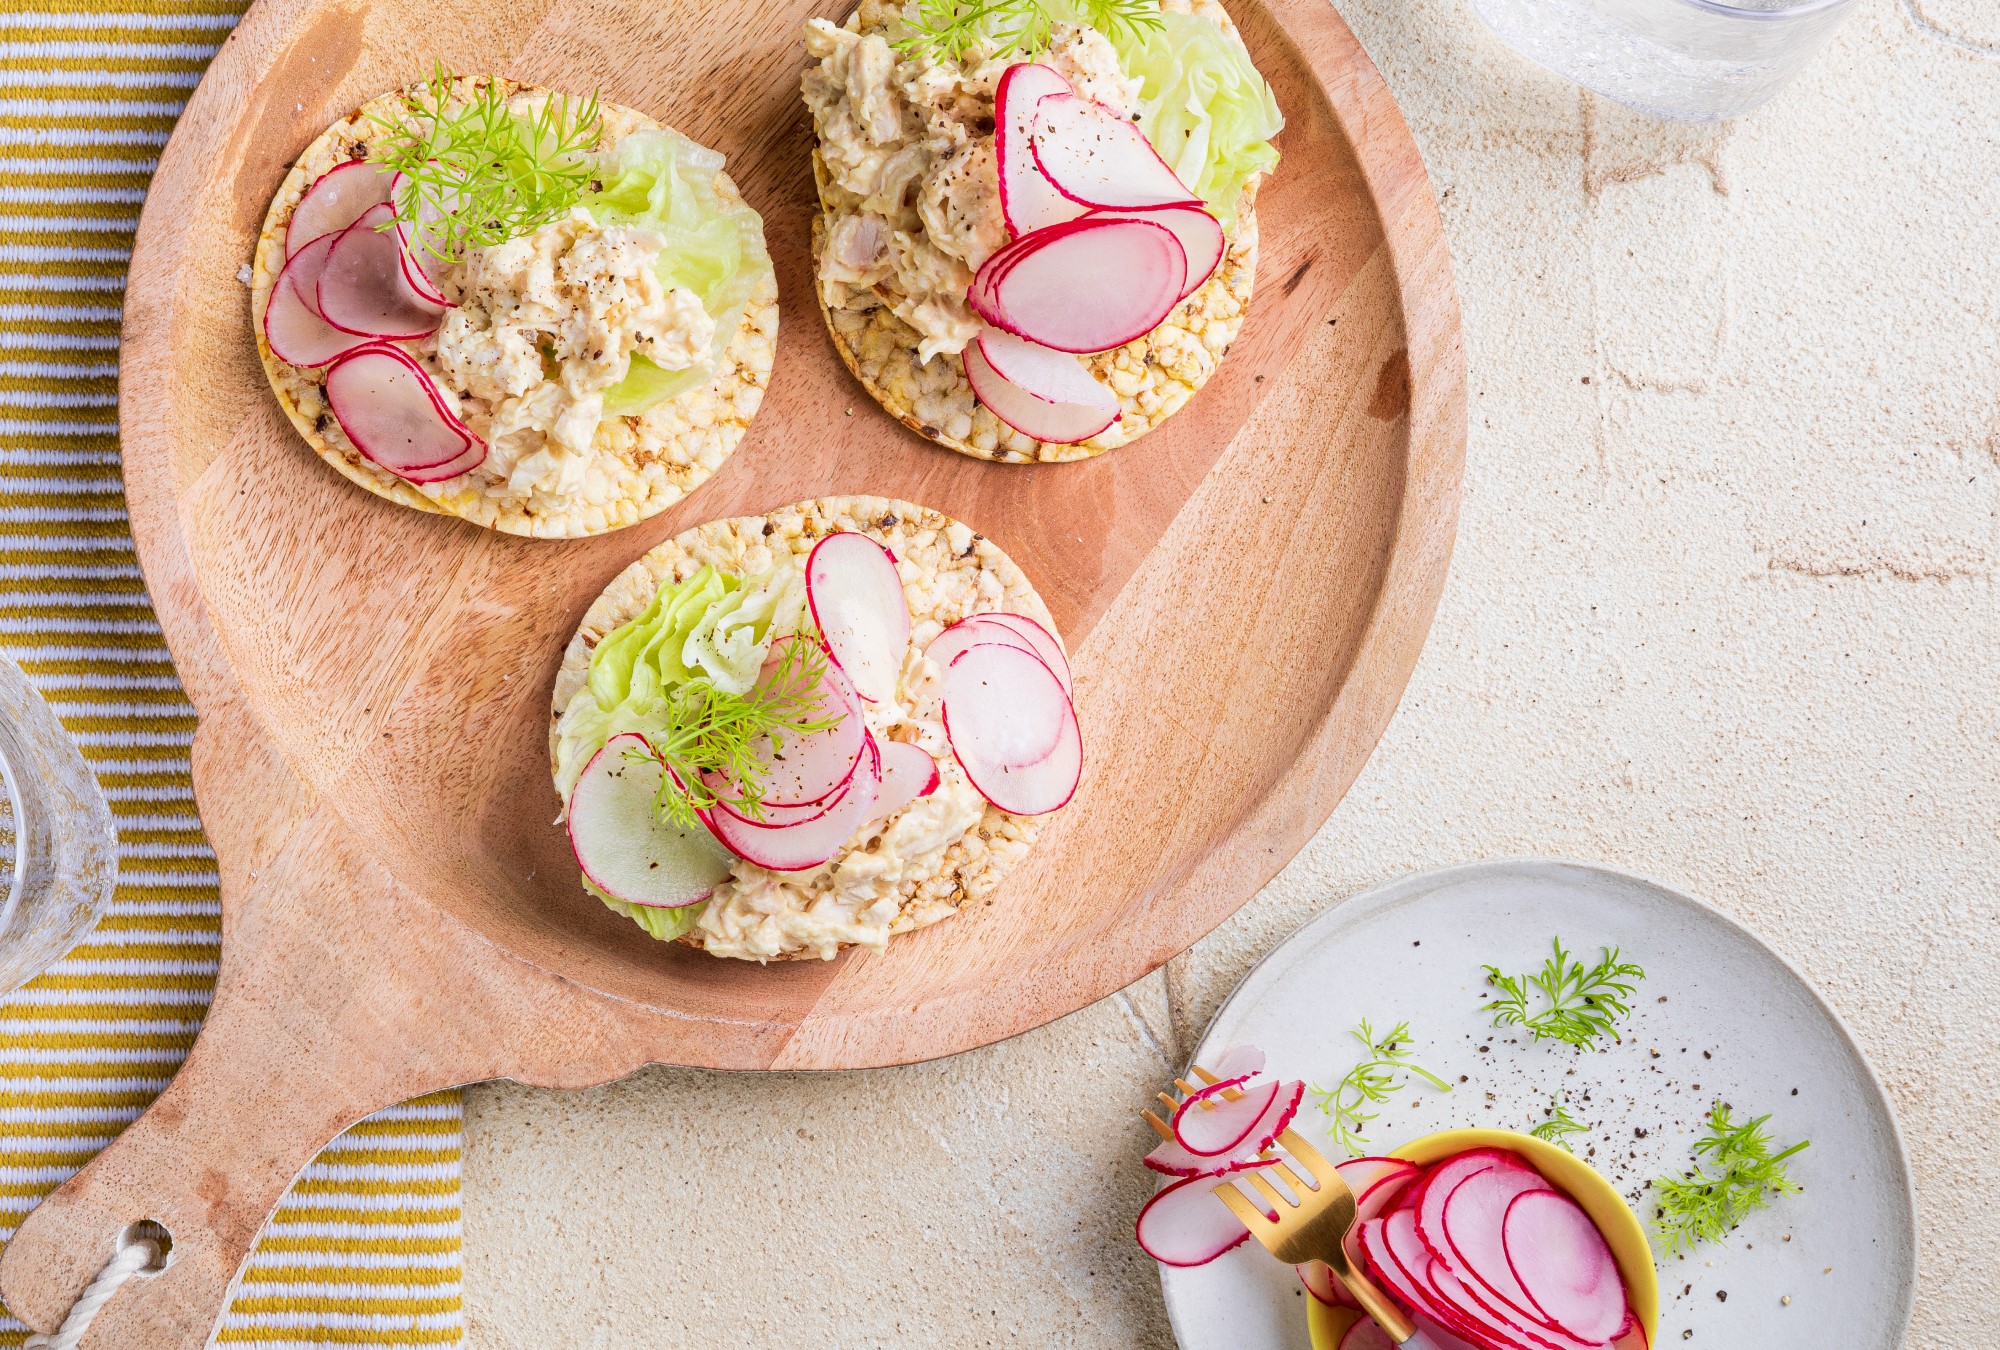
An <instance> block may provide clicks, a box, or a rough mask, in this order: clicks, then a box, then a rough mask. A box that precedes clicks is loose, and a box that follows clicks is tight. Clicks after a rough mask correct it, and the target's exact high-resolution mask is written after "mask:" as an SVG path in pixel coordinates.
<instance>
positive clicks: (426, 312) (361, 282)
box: [319, 202, 443, 340]
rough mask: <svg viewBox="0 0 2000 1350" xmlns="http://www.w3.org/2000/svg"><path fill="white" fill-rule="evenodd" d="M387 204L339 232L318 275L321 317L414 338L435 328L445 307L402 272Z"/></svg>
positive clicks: (358, 329)
mask: <svg viewBox="0 0 2000 1350" xmlns="http://www.w3.org/2000/svg"><path fill="white" fill-rule="evenodd" d="M394 219H395V208H393V207H391V206H390V205H389V204H388V203H387V202H383V203H381V204H379V205H376V206H371V207H369V208H368V209H367V210H366V211H363V212H362V213H361V217H360V219H358V220H356V221H355V222H354V223H353V224H352V225H349V226H348V227H347V228H346V229H345V230H342V231H341V232H340V236H339V238H337V239H335V240H334V241H333V251H332V252H331V253H330V254H328V255H327V259H326V271H325V272H323V273H321V274H320V279H319V312H320V316H321V317H322V318H324V319H325V320H326V321H327V322H328V323H330V324H332V325H333V326H334V327H335V328H338V329H340V330H342V331H343V332H348V333H365V334H367V335H368V336H370V337H380V338H394V339H397V340H410V339H414V338H420V337H422V336H424V335H425V334H426V333H430V332H432V331H434V330H435V329H436V328H437V326H438V317H439V315H440V314H441V313H442V312H443V310H442V307H441V306H439V305H436V304H433V303H432V302H430V301H428V300H426V299H424V298H423V297H421V296H419V295H418V294H417V293H416V292H415V291H413V290H412V289H411V288H410V282H409V278H407V277H405V276H404V275H403V248H402V244H401V243H400V242H399V239H398V236H397V235H396V233H395V232H394V231H393V230H388V231H385V230H383V229H382V228H381V227H382V226H384V225H387V224H389V223H390V222H391V221H393V220H394Z"/></svg>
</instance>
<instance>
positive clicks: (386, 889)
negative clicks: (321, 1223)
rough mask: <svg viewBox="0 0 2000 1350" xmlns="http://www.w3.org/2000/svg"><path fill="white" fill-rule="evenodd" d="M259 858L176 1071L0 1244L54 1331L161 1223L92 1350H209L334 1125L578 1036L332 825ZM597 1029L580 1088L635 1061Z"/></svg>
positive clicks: (527, 972) (531, 986)
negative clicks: (116, 1261)
mask: <svg viewBox="0 0 2000 1350" xmlns="http://www.w3.org/2000/svg"><path fill="white" fill-rule="evenodd" d="M259 861H261V862H262V866H261V867H259V868H258V871H257V872H255V873H249V872H244V871H239V870H235V869H232V868H230V867H228V866H227V865H226V866H225V870H224V881H223V885H224V890H225V906H224V912H225V915H226V916H227V919H226V922H225V929H224V934H223V959H222V969H221V972H220V976H219V978H218V980H217V984H216V997H215V1002H214V1005H213V1006H212V1008H211V1010H210V1012H209V1016H208V1019H207V1021H206V1022H205V1024H204V1025H203V1027H202V1031H201V1034H200V1036H199V1037H198V1038H197V1039H196V1041H195V1046H194V1050H193V1052H192V1053H191V1054H190V1055H189V1056H188V1059H187V1062H186V1063H185V1064H184V1065H183V1066H182V1068H181V1070H180V1073H179V1074H178V1075H177V1076H176V1077H175V1078H174V1080H173V1082H172V1083H170V1084H169V1085H168V1087H167V1089H166V1091H165V1092H163V1093H162V1094H161V1095H160V1097H159V1099H158V1100H157V1101H155V1102H154V1103H153V1105H152V1107H151V1108H149V1109H148V1110H147V1111H146V1112H145V1114H143V1115H141V1116H140V1117H139V1119H138V1120H136V1121H134V1122H133V1123H132V1125H131V1126H130V1127H129V1128H127V1129H126V1131H125V1132H124V1133H123V1134H122V1135H120V1136H119V1137H118V1138H117V1139H116V1140H115V1141H114V1142H113V1143H112V1144H111V1146H110V1147H108V1148H106V1149H105V1150H104V1152H102V1153H101V1154H99V1155H98V1156H97V1157H96V1158H95V1159H93V1160H92V1161H91V1162H90V1164H89V1165H88V1166H86V1167H85V1168H84V1169H83V1170H82V1171H81V1172H79V1173H77V1175H76V1176H74V1177H72V1178H71V1179H70V1180H69V1181H68V1182H67V1183H65V1184H64V1185H63V1186H62V1187H60V1188H59V1189H58V1190H57V1191H56V1192H55V1193H54V1194H52V1195H51V1196H49V1198H48V1199H46V1200H44V1201H43V1202H42V1203H41V1205H40V1206H39V1207H38V1208H36V1209H35V1210H34V1211H33V1212H32V1213H30V1214H29V1215H28V1217H27V1220H26V1221H25V1222H24V1223H23V1224H22V1225H21V1228H20V1230H19V1231H18V1232H17V1233H16V1234H15V1235H14V1237H13V1239H12V1240H11V1241H9V1242H8V1243H7V1247H6V1251H5V1253H4V1256H0V1299H4V1300H5V1302H6V1304H7V1306H8V1308H9V1309H10V1310H12V1312H13V1313H14V1315H15V1316H16V1317H18V1318H20V1319H21V1320H22V1321H24V1322H27V1323H28V1324H29V1325H31V1326H34V1327H37V1328H41V1329H44V1330H53V1329H54V1328H55V1327H56V1326H57V1325H58V1324H59V1323H60V1322H61V1321H62V1319H63V1318H64V1316H65V1315H67V1313H68V1312H69V1309H70V1307H71V1306H72V1305H73V1304H74V1303H75V1301H76V1299H77V1296H78V1295H79V1294H81V1293H82V1292H83V1290H84V1289H85V1288H86V1287H87V1286H88V1285H89V1284H90V1282H91V1281H92V1280H94V1279H95V1278H96V1277H97V1275H98V1274H99V1272H100V1271H101V1270H102V1269H103V1268H104V1266H105V1264H106V1263H107V1262H108V1261H109V1260H110V1259H111V1257H112V1255H113V1253H114V1251H115V1250H116V1247H117V1243H118V1240H119V1237H120V1235H121V1234H122V1233H124V1232H125V1231H126V1230H127V1229H128V1227H129V1226H130V1225H132V1224H134V1223H136V1222H138V1221H140V1220H144V1219H152V1220H156V1221H158V1222H159V1223H161V1224H163V1225H165V1227H166V1228H167V1230H168V1232H169V1233H170V1234H171V1235H172V1239H173V1245H172V1250H171V1252H170V1254H169V1257H168V1261H167V1265H166V1268H165V1269H164V1270H163V1271H161V1272H160V1273H158V1274H146V1275H141V1276H138V1277H135V1278H133V1279H132V1280H130V1281H128V1282H127V1283H126V1284H125V1285H124V1287H122V1288H121V1289H120V1290H119V1291H118V1293H117V1294H116V1295H115V1296H114V1297H113V1298H112V1300H111V1301H110V1302H109V1303H108V1304H107V1305H106V1306H105V1307H104V1309H103V1310H102V1311H101V1312H100V1313H99V1314H98V1316H97V1319H96V1321H95V1322H93V1323H92V1325H91V1328H90V1333H89V1335H88V1336H87V1337H86V1338H85V1339H84V1342H83V1344H84V1346H85V1347H86V1348H87V1350H88V1348H91V1347H97V1348H101V1350H110V1348H111V1347H130V1346H145V1347H147V1350H200V1348H201V1347H202V1346H205V1345H206V1344H207V1343H208V1338H209V1336H210V1335H211V1334H212V1333H213V1332H214V1330H215V1327H216V1325H217V1322H218V1321H219V1320H220V1318H221V1315H222V1312H223V1310H224V1308H225V1306H226V1304H227V1302H228V1298H229V1292H230V1287H231V1285H232V1283H233V1282H234V1280H235V1278H236V1275H237V1272H238V1271H239V1270H240V1269H241V1268H242V1266H243V1263H244V1261H245V1260H246V1259H248V1257H249V1255H250V1252H251V1249H252V1248H253V1246H254V1245H255V1243H256V1241H257V1235H258V1233H259V1232H260V1231H262V1229H263V1227H264V1224H265V1223H266V1222H267V1221H268V1220H269V1219H270V1216H271V1214H272V1213H273V1212H274V1211H275V1210H276V1208H277V1206H278V1202H279V1201H280V1200H281V1199H282V1198H283V1197H284V1193H285V1190H286V1188H287V1187H288V1186H289V1185H290V1184H291V1182H292V1180H293V1179H294V1178H295V1177H296V1176H297V1175H298V1174H299V1172H300V1171H302V1170H303V1169H304V1167H305V1165H306V1164H307V1163H308V1162H310V1161H311V1160H312V1158H313V1156H314V1155H315V1154H316V1153H317V1152H318V1151H319V1150H320V1149H321V1148H323V1147H324V1146H325V1145H326V1144H327V1143H328V1142H329V1141H331V1140H332V1139H333V1138H334V1136H335V1135H337V1134H339V1133H340V1132H341V1131H342V1130H344V1129H346V1128H347V1127H348V1126H349V1125H351V1124H353V1123H354V1122H355V1121H357V1120H360V1119H362V1118H363V1117H364V1116H367V1115H369V1114H371V1113H373V1112H375V1111H378V1110H380V1109H382V1108H383V1107H385V1106H389V1105H392V1104H393V1103H395V1102H398V1101H403V1100H407V1099H408V1098H410V1097H415V1096H421V1095H422V1094H424V1093H426V1092H431V1091H434V1090H436V1089H438V1088H441V1087H448V1086H451V1085H453V1084H456V1083H462V1082H469V1081H473V1080H475V1079H479V1078H488V1077H497V1076H501V1075H504V1074H506V1073H507V1072H508V1071H509V1070H510V1069H511V1068H512V1067H513V1066H512V1065H511V1064H509V1063H507V1062H504V1061H499V1060H495V1059H494V1058H493V1055H494V1051H493V1050H492V1049H491V1046H492V1045H494V1044H496V1043H499V1044H506V1043H509V1042H515V1043H532V1038H533V1037H534V1035H535V1033H536V1032H538V1031H539V1032H541V1033H542V1034H557V1035H576V1030H575V1028H573V1027H570V1026H564V1025H560V1023H561V1022H562V1020H563V1019H561V1018H551V1019H548V1020H549V1021H551V1022H555V1023H557V1024H558V1025H554V1026H550V1025H546V1024H543V1023H542V1022H541V1020H540V1018H539V1017H538V1005H545V1004H546V1002H547V1000H546V999H543V998H538V997H537V992H538V991H537V986H538V985H541V984H543V983H544V982H545V980H546V977H545V976H542V975H541V973H540V972H537V971H534V970H533V969H532V968H530V967H526V966H519V965H516V964H515V963H501V964H500V965H499V966H498V967H497V968H496V967H495V965H494V963H493V962H492V960H491V957H490V954H487V955H486V956H485V959H484V961H483V965H484V967H485V968H484V969H482V970H479V971H478V972H477V973H476V974H467V975H466V976H465V978H463V979H457V978H454V975H455V973H456V972H462V971H470V970H471V968H472V967H474V966H475V965H478V964H481V962H479V961H478V960H477V959H476V957H475V954H474V950H473V949H475V948H479V947H480V946H481V945H482V944H480V943H479V941H478V939H477V938H476V936H474V935H473V934H471V933H470V932H469V931H468V930H466V929H465V928H464V927H463V926H462V925H460V924H458V923H456V922H455V921H452V920H450V919H449V918H447V917H446V916H443V915H440V914H437V913H436V912H435V911H431V910H430V908H429V906H428V905H426V904H425V903H424V902H423V901H422V900H420V899H418V898H417V897H414V896H412V895H411V894H410V893H409V892H408V891H407V890H405V889H404V888H402V887H400V886H399V885H398V884H397V883H396V882H395V881H394V880H393V879H392V878H391V877H390V875H389V874H388V872H387V870H386V869H384V868H383V867H382V866H381V865H380V863H379V862H377V861H376V860H375V859H374V858H373V857H372V856H370V855H369V854H368V853H367V852H366V851H365V850H363V849H361V848H359V847H358V846H356V845H355V843H354V842H353V840H352V839H351V838H350V837H349V836H348V835H347V834H346V832H345V829H344V827H343V826H342V825H341V823H340V822H339V821H337V820H335V819H333V818H331V817H329V816H327V815H325V814H322V813H317V812H308V813H306V814H305V816H304V818H303V819H300V820H298V821H297V822H296V828H294V829H293V830H291V831H290V832H289V833H288V834H287V835H286V836H285V837H284V839H283V841H282V844H281V845H280V846H279V848H278V849H277V850H276V851H275V856H270V857H267V858H265V859H261V860H259ZM252 865H254V864H252ZM237 866H238V868H240V867H242V866H243V864H242V863H240V862H239V863H238V865H237ZM252 877H254V878H255V879H254V880H253V879H251V878H252ZM237 885H241V886H243V887H244V888H245V889H244V893H243V894H242V896H241V898H240V899H238V898H236V897H235V896H232V895H230V894H229V892H230V891H231V890H232V888H233V887H234V886H237ZM329 890H332V891H335V892H338V893H340V894H339V898H338V900H334V899H330V898H329V896H328V891H329ZM329 915H338V916H339V917H338V918H337V919H333V920H330V919H329ZM613 1020H614V1021H615V1019H613ZM468 1027H470V1028H473V1029H474V1031H475V1034H474V1036H473V1037H471V1038H470V1039H468V1038H466V1037H465V1036H464V1035H463V1034H462V1032H463V1029H465V1028H468ZM495 1031H500V1032H503V1033H506V1034H503V1035H500V1036H494V1035H493V1034H492V1033H493V1032H495ZM596 1041H597V1037H595V1036H592V1035H589V1034H582V1035H577V1037H576V1042H575V1043H576V1045H577V1049H578V1056H579V1059H583V1060H587V1061H594V1062H591V1063H590V1064H589V1072H590V1073H595V1074H596V1075H597V1078H588V1077H587V1078H586V1081H597V1079H601V1078H603V1077H613V1076H616V1072H617V1071H621V1070H624V1071H629V1069H630V1068H632V1067H635V1065H634V1064H615V1065H614V1064H607V1063H605V1061H604V1060H603V1059H601V1058H597V1057H596V1056H593V1055H592V1054H591V1051H592V1049H593V1048H595V1047H594V1045H593V1043H594V1042H596ZM475 1045H477V1046H478V1047H480V1048H475Z"/></svg>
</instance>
